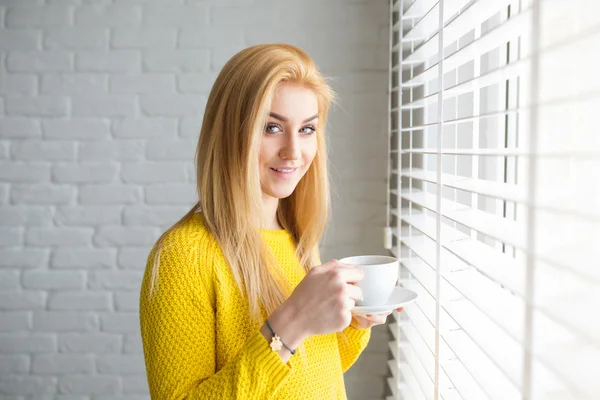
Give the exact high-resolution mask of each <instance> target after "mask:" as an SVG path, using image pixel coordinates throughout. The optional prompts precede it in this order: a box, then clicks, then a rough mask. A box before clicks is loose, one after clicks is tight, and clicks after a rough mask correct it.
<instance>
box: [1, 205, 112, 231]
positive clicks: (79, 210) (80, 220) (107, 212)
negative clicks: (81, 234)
mask: <svg viewBox="0 0 600 400" xmlns="http://www.w3.org/2000/svg"><path fill="white" fill-rule="evenodd" d="M0 210H1V208H0ZM55 221H56V224H57V225H58V226H98V225H119V224H120V223H121V207H119V206H86V207H75V206H67V207H58V208H57V209H56V216H55Z"/></svg>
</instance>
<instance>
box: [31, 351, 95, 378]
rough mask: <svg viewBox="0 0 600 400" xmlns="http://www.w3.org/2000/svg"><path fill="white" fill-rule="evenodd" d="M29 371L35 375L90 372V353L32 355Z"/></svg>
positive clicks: (91, 357)
mask: <svg viewBox="0 0 600 400" xmlns="http://www.w3.org/2000/svg"><path fill="white" fill-rule="evenodd" d="M31 372H33V373H34V374H36V375H66V374H91V373H93V372H95V371H94V359H93V356H92V355H78V354H51V355H48V354H37V355H35V356H33V360H32V365H31Z"/></svg>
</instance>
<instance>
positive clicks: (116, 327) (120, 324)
mask: <svg viewBox="0 0 600 400" xmlns="http://www.w3.org/2000/svg"><path fill="white" fill-rule="evenodd" d="M100 322H101V329H102V331H103V332H108V333H131V334H137V335H140V319H139V315H138V313H125V312H123V313H108V314H103V315H101V316H100Z"/></svg>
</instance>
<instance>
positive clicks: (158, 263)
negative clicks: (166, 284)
mask: <svg viewBox="0 0 600 400" xmlns="http://www.w3.org/2000/svg"><path fill="white" fill-rule="evenodd" d="M163 236H164V237H163V238H162V241H161V240H157V242H156V243H155V244H154V246H153V248H152V250H151V251H150V254H149V256H148V260H147V266H146V274H147V275H153V276H154V280H163V281H165V280H166V281H172V280H176V281H179V280H183V281H186V282H187V283H188V284H193V282H195V283H201V284H202V285H203V286H204V285H209V286H212V280H213V277H214V263H215V261H216V260H217V259H219V258H220V257H222V255H221V254H222V252H221V250H220V247H219V245H218V242H217V240H216V239H215V237H214V236H213V235H212V234H211V233H210V232H209V231H208V229H207V228H206V226H205V224H204V221H203V219H202V216H201V214H200V213H196V214H194V215H192V217H190V218H188V219H187V220H186V221H184V222H183V223H181V224H179V225H177V226H174V227H172V228H171V229H169V230H168V231H167V232H166V233H164V234H163ZM199 281H200V282H199Z"/></svg>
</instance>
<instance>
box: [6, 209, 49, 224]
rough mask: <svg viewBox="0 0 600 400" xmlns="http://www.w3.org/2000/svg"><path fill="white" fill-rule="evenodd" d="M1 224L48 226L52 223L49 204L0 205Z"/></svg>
mask: <svg viewBox="0 0 600 400" xmlns="http://www.w3.org/2000/svg"><path fill="white" fill-rule="evenodd" d="M0 221H1V223H2V226H48V225H50V224H51V223H52V209H51V208H50V207H49V206H46V207H35V206H0Z"/></svg>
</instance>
